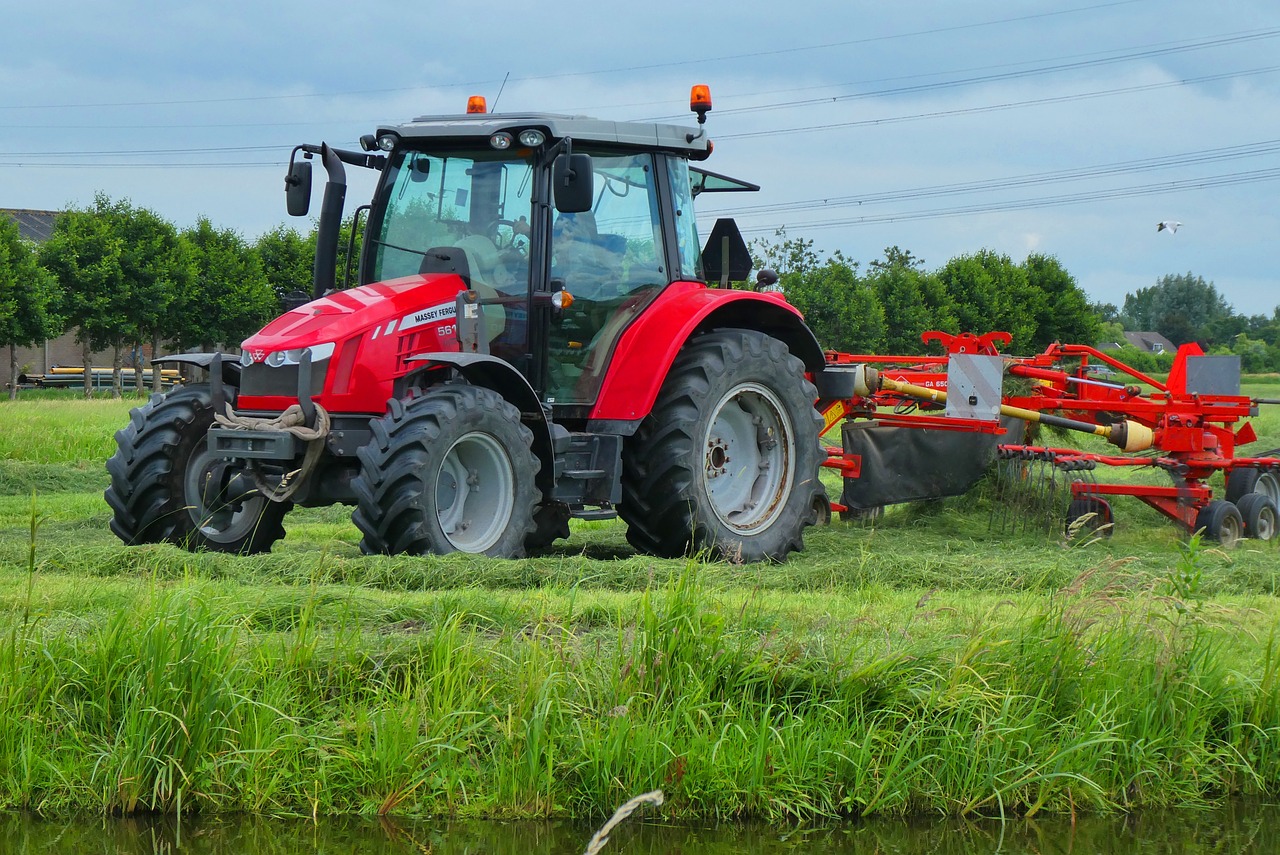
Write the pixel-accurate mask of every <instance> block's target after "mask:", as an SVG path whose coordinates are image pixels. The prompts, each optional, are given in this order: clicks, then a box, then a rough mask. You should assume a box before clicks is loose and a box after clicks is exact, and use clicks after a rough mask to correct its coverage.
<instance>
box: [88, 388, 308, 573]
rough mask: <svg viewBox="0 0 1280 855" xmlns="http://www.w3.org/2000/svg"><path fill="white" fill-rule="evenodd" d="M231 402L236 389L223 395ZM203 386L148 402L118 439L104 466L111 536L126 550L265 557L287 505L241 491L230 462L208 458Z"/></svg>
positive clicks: (208, 407) (280, 530)
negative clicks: (168, 546)
mask: <svg viewBox="0 0 1280 855" xmlns="http://www.w3.org/2000/svg"><path fill="white" fill-rule="evenodd" d="M227 392H228V394H229V395H230V396H231V399H232V402H233V403H234V390H232V389H228V390H227ZM212 424H213V396H212V393H211V392H210V390H209V387H208V386H203V385H201V386H184V387H182V388H179V389H175V390H173V391H172V392H169V393H168V394H165V395H154V396H152V398H151V400H150V401H149V402H148V403H146V404H144V405H143V406H141V407H137V408H135V409H134V410H133V411H132V412H130V414H129V425H128V427H126V428H124V429H123V430H120V431H117V432H116V452H115V454H113V455H112V456H111V459H109V460H108V461H107V471H108V472H109V473H110V474H111V486H110V487H108V488H107V492H106V494H105V495H106V500H107V504H108V505H110V506H111V510H112V511H113V516H112V519H111V530H112V531H113V532H115V533H116V536H117V537H119V538H120V539H121V540H123V541H124V542H125V543H129V544H137V543H160V542H168V543H176V544H178V545H179V546H182V547H184V548H186V549H190V550H192V551H196V550H201V549H207V550H211V551H214V552H233V553H241V554H249V553H256V552H268V551H270V549H271V545H272V544H273V543H275V542H276V541H277V540H279V539H280V538H282V537H284V525H283V524H282V521H283V520H284V516H285V514H287V513H288V512H289V509H290V508H292V507H293V503H292V502H287V501H286V502H272V501H270V500H269V499H267V498H266V497H265V496H263V495H261V493H259V492H257V491H256V490H255V489H252V488H246V486H245V485H244V481H243V478H242V477H241V476H240V475H239V474H238V470H236V468H235V467H233V466H232V465H231V463H230V462H229V461H227V460H226V459H224V458H221V457H215V456H214V455H212V454H211V453H210V452H209V446H208V442H207V434H208V432H209V427H210V426H211V425H212Z"/></svg>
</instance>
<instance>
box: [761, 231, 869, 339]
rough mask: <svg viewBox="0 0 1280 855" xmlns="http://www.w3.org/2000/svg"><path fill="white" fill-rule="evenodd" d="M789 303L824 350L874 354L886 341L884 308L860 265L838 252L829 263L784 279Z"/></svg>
mask: <svg viewBox="0 0 1280 855" xmlns="http://www.w3.org/2000/svg"><path fill="white" fill-rule="evenodd" d="M781 283H782V290H783V293H784V294H786V295H787V300H788V301H789V302H790V303H791V304H792V305H793V306H795V307H796V308H797V309H799V310H800V312H801V314H803V315H804V317H805V321H806V322H807V323H808V324H809V328H810V329H812V330H813V333H814V335H816V336H817V337H818V341H819V342H821V343H822V345H823V347H827V348H831V349H834V350H843V351H851V352H854V353H874V352H875V351H877V350H878V349H880V348H881V346H882V345H883V342H884V333H885V320H884V309H883V308H882V307H881V305H880V301H879V299H878V298H877V297H876V293H875V290H874V289H873V288H872V287H871V286H870V285H869V284H868V283H867V282H866V281H864V280H862V279H860V278H859V277H858V265H857V263H856V262H850V261H848V260H847V259H845V257H844V256H843V255H841V254H840V253H839V252H836V253H835V254H834V255H833V256H832V257H831V258H829V259H827V262H826V264H823V265H821V266H819V267H814V268H811V269H809V270H807V271H804V272H800V271H793V272H790V273H787V274H786V275H784V276H783V277H782V279H781Z"/></svg>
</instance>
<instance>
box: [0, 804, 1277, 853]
mask: <svg viewBox="0 0 1280 855" xmlns="http://www.w3.org/2000/svg"><path fill="white" fill-rule="evenodd" d="M594 831H595V826H593V825H584V824H580V823H568V822H551V823H542V822H539V823H533V822H509V823H506V822H431V821H422V820H419V821H408V820H399V819H396V820H391V819H385V820H377V819H340V820H324V819H322V820H320V821H319V822H317V823H312V822H308V821H303V820H271V819H259V818H232V819H226V818H220V819H210V820H194V821H184V822H181V823H178V822H175V821H173V820H170V819H139V818H130V819H100V820H89V821H76V822H52V821H43V820H37V819H34V818H31V817H26V816H20V815H12V814H9V815H2V814H0V855H35V853H42V855H44V853H47V855H179V853H181V855H303V853H305V855H330V853H331V854H332V855H402V853H403V855H480V853H484V855H576V853H580V852H582V851H583V849H584V848H585V847H586V843H587V841H588V840H589V839H590V837H591V834H592V833H593V832H594ZM1276 852H1280V806H1277V805H1272V804H1259V803H1234V804H1231V805H1229V806H1227V807H1224V808H1218V809H1213V810H1204V811H1187V810H1180V811H1169V812H1158V813H1156V812H1150V813H1144V814H1139V815H1131V816H1118V817H1087V818H1080V819H1077V820H1076V821H1075V822H1072V821H1071V819H1070V818H1069V817H1067V818H1062V817H1054V818H1052V819H1036V820H1031V821H1027V820H1018V821H1009V822H1003V823H1002V822H999V821H991V820H988V821H980V822H957V821H947V822H912V823H907V822H898V821H889V820H874V821H867V822H849V823H843V824H833V825H822V826H814V827H808V826H806V827H802V828H795V827H776V828H775V827H770V826H767V825H760V824H754V825H733V824H726V825H719V826H701V825H684V824H664V823H661V822H654V821H651V820H650V821H637V820H636V818H634V817H633V818H632V819H630V820H628V821H627V822H626V823H624V824H623V825H621V826H620V827H618V828H617V829H615V831H614V832H613V835H612V837H611V839H610V840H609V842H608V844H607V845H606V846H605V847H604V849H603V853H604V855H658V853H662V855H729V853H734V855H739V853H744V854H745V855H780V854H781V853H787V855H835V853H841V855H845V854H846V853H848V855H858V853H866V855H924V853H931V855H961V853H963V855H985V853H993V855H994V853H1002V855H1006V853H1007V855H1023V853H1026V855H1032V853H1035V855H1058V853H1061V855H1067V854H1068V853H1071V855H1129V853H1133V855H1137V853H1143V855H1152V853H1161V855H1166V854H1167V855H1198V853H1205V855H1208V853H1213V855H1240V853H1268V855H1270V853H1276Z"/></svg>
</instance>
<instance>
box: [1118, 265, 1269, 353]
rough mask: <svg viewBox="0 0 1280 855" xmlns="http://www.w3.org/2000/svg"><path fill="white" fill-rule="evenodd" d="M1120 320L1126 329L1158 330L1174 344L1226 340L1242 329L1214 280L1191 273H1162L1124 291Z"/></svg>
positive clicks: (1242, 326)
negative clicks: (1151, 282) (1133, 289)
mask: <svg viewBox="0 0 1280 855" xmlns="http://www.w3.org/2000/svg"><path fill="white" fill-rule="evenodd" d="M1120 320H1121V322H1122V323H1123V324H1124V327H1125V329H1128V330H1141V331H1144V332H1158V333H1160V334H1161V335H1163V336H1164V337H1165V338H1167V339H1169V340H1170V341H1172V342H1173V343H1174V344H1186V343H1187V342H1189V341H1198V342H1201V343H1203V344H1214V343H1229V342H1230V339H1231V338H1232V337H1234V336H1235V334H1236V333H1239V332H1243V331H1244V325H1243V324H1242V323H1240V322H1238V321H1237V320H1236V319H1235V315H1234V312H1232V310H1231V307H1230V306H1229V305H1228V304H1227V301H1226V300H1225V299H1223V297H1222V295H1221V294H1219V293H1218V289H1217V288H1215V287H1214V285H1213V283H1212V282H1206V281H1205V280H1204V278H1203V277H1200V276H1196V275H1194V274H1192V273H1184V274H1179V275H1176V276H1175V275H1165V276H1161V277H1160V279H1159V280H1158V281H1157V282H1156V284H1155V285H1152V286H1151V287H1149V288H1139V289H1138V290H1137V291H1136V292H1135V293H1133V294H1126V295H1125V298H1124V309H1123V310H1122V311H1121V315H1120Z"/></svg>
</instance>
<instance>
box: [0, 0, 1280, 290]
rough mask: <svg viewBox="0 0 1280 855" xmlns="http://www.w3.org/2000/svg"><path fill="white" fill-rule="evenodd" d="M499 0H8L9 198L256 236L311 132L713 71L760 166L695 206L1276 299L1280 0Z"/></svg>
mask: <svg viewBox="0 0 1280 855" xmlns="http://www.w3.org/2000/svg"><path fill="white" fill-rule="evenodd" d="M502 8H503V11H499V10H498V8H497V7H496V6H495V7H489V6H487V5H485V6H481V5H480V4H475V3H463V2H454V0H439V2H431V3H423V4H412V6H411V7H409V6H406V7H399V6H387V5H385V4H384V5H380V6H378V5H372V6H371V5H367V4H365V5H356V4H344V5H326V4H318V3H294V2H277V3H272V2H256V3H247V2H240V0H228V2H222V3H219V4H201V5H198V6H195V5H193V6H180V5H178V4H170V3H154V2H115V3H112V4H104V3H100V2H83V0H68V2H63V3H59V4H22V5H21V6H20V7H18V8H15V9H12V10H7V11H6V26H5V28H4V30H3V32H0V207H8V208H35V209H57V208H61V207H64V206H67V205H84V204H87V203H89V202H90V201H92V198H93V194H94V193H95V192H96V191H103V192H106V193H107V194H108V195H110V196H112V197H113V198H120V197H127V198H129V199H130V200H131V201H132V202H133V203H134V204H137V205H141V206H144V207H148V208H151V209H152V210H154V211H156V212H157V213H159V214H160V215H162V216H164V217H166V218H167V219H170V220H172V221H173V222H175V223H176V224H177V225H179V226H187V225H190V224H192V223H193V222H194V221H195V219H196V217H198V216H200V215H205V216H208V217H209V218H210V219H211V220H212V221H213V222H214V223H215V224H217V225H219V226H230V227H232V228H235V229H236V230H238V231H240V232H241V233H242V234H244V235H245V236H246V237H248V238H250V239H252V238H254V237H256V236H257V235H258V234H260V233H261V232H263V231H265V230H267V229H269V228H272V227H273V226H275V225H277V224H278V223H281V222H291V223H293V224H296V225H299V226H300V227H305V226H306V224H305V223H298V222H297V221H289V219H288V217H286V216H285V213H284V198H283V193H282V192H281V190H282V188H283V182H282V177H283V172H284V163H285V161H286V160H287V158H288V152H289V150H290V149H291V148H292V146H293V145H295V144H297V143H300V142H318V141H320V140H322V139H323V140H327V141H329V142H331V143H333V144H336V145H346V146H354V145H355V140H356V139H357V138H358V136H359V135H360V134H362V133H366V132H369V131H371V130H373V128H374V126H375V125H376V124H378V123H387V122H399V121H404V120H407V119H409V118H411V117H413V116H416V115H420V114H423V113H448V112H458V111H460V110H461V109H462V108H463V106H464V105H465V102H466V97H467V96H468V95H470V94H473V93H480V94H485V95H486V96H488V98H489V101H490V103H491V104H492V103H493V102H494V100H495V98H497V100H498V110H499V111H501V112H505V111H508V110H522V111H524V110H545V111H550V112H568V113H583V114H587V115H594V116H597V117H600V118H615V119H662V120H664V121H665V120H670V121H678V122H685V121H690V122H691V121H692V117H691V116H690V115H689V114H688V113H687V97H688V89H689V86H690V85H691V84H693V83H708V84H710V85H711V88H712V95H713V98H714V101H715V110H713V112H712V113H711V115H710V117H709V119H708V130H709V134H710V136H711V137H712V139H713V140H715V141H716V152H715V155H714V156H713V157H712V159H711V160H710V161H708V163H707V164H706V165H707V167H708V168H710V169H713V170H715V171H718V172H724V173H727V174H730V175H734V176H736V177H741V178H745V179H747V180H750V181H753V182H755V183H758V184H760V185H762V187H763V189H762V191H761V192H760V193H758V194H753V195H749V196H748V195H736V196H732V197H727V196H726V197H718V198H716V199H714V200H711V199H708V200H706V204H704V205H702V206H701V208H700V212H699V214H700V218H701V221H702V224H703V228H704V229H709V228H710V225H711V224H712V222H714V218H715V216H717V215H724V214H736V215H737V216H738V218H739V223H740V225H741V226H742V227H743V229H744V231H746V232H747V234H748V237H753V236H760V235H765V236H768V235H772V234H773V231H774V230H775V229H776V228H778V227H785V228H786V229H787V232H788V234H790V235H791V236H793V237H805V238H812V239H813V240H814V241H815V244H816V246H817V247H818V248H820V249H822V250H824V251H827V252H830V251H833V250H837V249H839V250H841V251H843V252H844V253H845V254H846V255H847V256H848V257H850V258H853V259H856V260H859V261H861V262H863V263H864V264H865V263H866V262H868V261H871V260H873V259H876V258H878V257H880V256H881V255H882V252H883V250H884V248H885V247H887V246H890V245H897V246H899V247H902V248H903V249H907V250H910V251H911V252H912V253H914V254H915V255H916V256H918V257H921V258H923V259H924V260H925V263H926V265H927V266H929V267H936V266H938V265H941V264H942V263H944V262H945V261H946V260H947V259H949V258H951V257H953V256H956V255H961V254H964V253H971V252H976V251H978V250H981V249H992V250H996V251H998V252H1002V253H1006V254H1008V255H1009V256H1011V257H1013V258H1014V259H1015V260H1021V259H1023V258H1025V257H1026V255H1027V254H1028V253H1030V252H1041V253H1046V254H1050V255H1054V256H1056V257H1057V258H1058V259H1059V260H1060V261H1061V262H1062V264H1063V265H1064V266H1065V267H1066V268H1067V269H1068V270H1069V271H1070V272H1071V273H1073V274H1074V275H1075V276H1076V278H1077V279H1078V281H1079V282H1080V284H1081V285H1082V286H1083V287H1084V288H1085V290H1086V291H1087V292H1088V293H1089V295H1090V297H1091V298H1093V299H1096V300H1102V301H1106V302H1114V303H1116V304H1120V303H1122V302H1123V299H1124V295H1125V293H1127V292H1132V291H1134V290H1136V289H1137V288H1141V287H1144V286H1147V285H1151V284H1154V282H1155V281H1156V280H1157V279H1158V278H1159V277H1160V276H1162V275H1164V274H1168V273H1185V272H1188V271H1190V272H1192V273H1195V274H1198V275H1201V276H1203V277H1205V278H1206V279H1208V280H1210V281H1212V282H1213V283H1214V284H1215V285H1216V286H1217V287H1218V289H1219V291H1220V292H1222V293H1223V295H1224V296H1225V297H1226V298H1227V300H1228V301H1229V302H1230V303H1231V304H1232V305H1233V306H1234V308H1235V310H1236V311H1237V312H1241V313H1244V314H1258V313H1266V314H1270V313H1271V312H1272V310H1273V309H1274V308H1275V307H1276V305H1277V303H1280V273H1277V263H1276V261H1277V259H1276V256H1277V252H1276V249H1275V247H1276V236H1277V232H1278V230H1280V210H1278V207H1280V206H1278V204H1277V191H1278V190H1280V180H1277V179H1280V49H1278V48H1280V4H1276V3H1275V2H1274V0H1271V2H1264V0H1220V2H1215V3H1205V2H1203V0H1112V2H1107V0H1048V2H1034V3H1033V2H1023V3H1017V4H1013V3H1007V2H988V0H969V2H961V1H960V0H955V1H954V2H947V3H938V2H935V3H924V2H912V0H902V2H897V3H894V4H886V3H883V2H875V3H869V2H843V3H826V2H818V3H803V2H800V3H793V4H790V5H787V6H779V5H778V4H758V5H756V6H753V7H750V8H747V7H746V4H741V3H730V2H724V0H705V2H702V3H699V4H696V5H695V4H688V3H670V2H665V0H657V2H647V3H644V4H627V5H624V4H610V5H605V4H600V3H594V4H581V3H573V2H563V3H557V4H540V5H536V6H528V7H524V6H521V7H514V6H504V7H502ZM517 9H518V10H519V11H517ZM504 80H505V84H504ZM499 91H501V96H500V97H498V93H499ZM370 187H371V185H370V184H369V183H367V182H362V181H361V180H360V179H358V178H356V179H354V180H353V182H352V190H351V192H350V194H349V196H348V199H349V203H348V204H355V203H358V202H360V201H364V199H366V198H367V196H368V193H369V190H370ZM1162 220H1177V221H1180V222H1181V223H1182V224H1183V225H1182V226H1181V227H1180V228H1179V229H1178V231H1177V233H1176V234H1170V233H1167V232H1159V233H1158V232H1157V231H1156V224H1157V223H1158V222H1160V221H1162Z"/></svg>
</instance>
